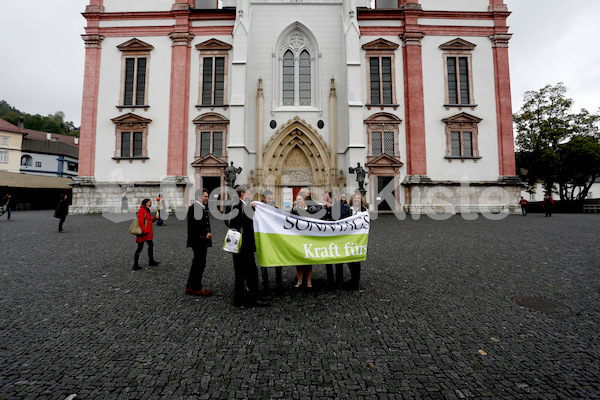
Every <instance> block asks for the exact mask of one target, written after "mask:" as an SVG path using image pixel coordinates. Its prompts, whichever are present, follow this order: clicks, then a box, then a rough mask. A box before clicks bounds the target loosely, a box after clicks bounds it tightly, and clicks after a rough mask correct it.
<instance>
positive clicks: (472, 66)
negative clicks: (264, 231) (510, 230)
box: [72, 0, 520, 213]
mask: <svg viewBox="0 0 600 400" xmlns="http://www.w3.org/2000/svg"><path fill="white" fill-rule="evenodd" d="M374 3H375V5H374V6H373V5H372V4H371V2H370V1H369V0H296V1H290V0H288V1H285V0H220V1H218V2H217V1H216V0H130V1H122V0H90V3H89V5H88V6H87V7H86V11H85V13H84V14H83V15H84V17H85V18H86V20H87V27H86V28H85V34H84V35H82V36H83V39H84V41H85V46H86V60H85V78H84V93H83V109H82V126H81V140H80V160H79V177H78V178H76V179H75V183H74V186H73V206H72V210H73V212H101V211H107V210H112V209H115V208H117V207H118V206H119V205H120V202H121V197H122V194H123V191H124V190H127V194H128V197H129V198H130V201H131V202H132V203H133V202H135V203H137V204H139V201H141V199H142V198H144V197H149V198H154V197H156V196H157V195H158V194H159V193H160V192H161V191H162V192H163V193H161V194H162V195H163V197H166V198H167V203H169V204H170V207H173V208H177V207H182V206H185V205H186V204H187V203H188V202H189V198H190V196H191V193H193V192H192V190H191V188H199V187H206V188H208V189H209V190H211V191H213V195H215V193H219V191H221V190H222V188H223V187H225V183H226V182H225V169H226V168H227V167H228V166H230V165H232V163H233V165H234V166H235V167H236V168H241V172H240V173H239V174H238V175H237V178H236V183H247V184H249V185H251V186H254V187H256V188H259V189H270V190H272V191H273V192H274V194H275V200H276V202H277V204H278V206H279V207H283V208H287V207H289V205H290V201H291V199H292V198H294V196H295V194H296V193H297V191H298V190H299V189H300V188H302V187H310V188H311V191H312V193H313V198H314V199H316V200H320V198H319V197H318V196H319V194H320V193H321V192H323V191H329V190H332V191H334V193H336V194H340V193H351V192H353V191H354V190H356V189H357V187H358V182H357V178H356V174H354V173H351V168H356V167H357V166H358V164H360V167H361V168H364V170H365V171H366V177H365V181H364V188H365V190H366V200H367V202H368V203H369V204H370V207H371V208H372V209H374V210H389V209H391V210H395V211H405V212H410V213H427V212H439V210H443V209H444V208H447V207H448V206H451V207H452V208H453V209H454V210H455V211H457V212H477V211H481V210H482V207H483V209H487V210H490V209H496V210H498V211H514V210H515V208H516V206H517V202H518V199H519V193H520V182H519V180H518V178H517V177H516V173H515V157H514V145H513V129H512V108H511V101H510V98H511V97H510V74H509V64H508V42H509V39H510V37H511V35H510V34H509V33H508V27H507V18H508V16H509V14H510V13H509V11H508V9H507V6H506V5H505V4H504V2H503V0H460V1H458V0H456V1H454V0H453V1H444V0H388V1H382V0H378V1H375V2H374ZM238 171H239V169H238ZM219 188H221V189H219Z"/></svg>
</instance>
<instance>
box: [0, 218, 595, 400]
mask: <svg viewBox="0 0 600 400" xmlns="http://www.w3.org/2000/svg"><path fill="white" fill-rule="evenodd" d="M13 219H14V221H13V222H7V221H6V220H5V219H2V220H0V237H1V239H0V243H1V252H2V253H1V254H2V255H1V262H0V296H1V297H0V399H23V398H35V399H66V398H67V397H68V396H70V395H72V394H76V395H77V396H76V400H77V399H144V400H145V399H320V398H348V399H362V398H364V399H404V398H406V399H417V398H422V399H430V398H431V399H435V398H446V399H457V398H458V399H460V398H490V397H496V398H502V399H522V398H531V399H567V398H569V399H571V398H585V399H589V398H600V382H599V381H600V365H599V358H598V354H600V345H599V344H600V330H599V328H598V322H599V321H600V315H599V307H598V298H599V291H600V285H599V282H600V281H599V278H600V276H599V274H600V272H599V266H600V265H599V264H600V246H599V243H600V241H599V239H598V238H599V236H600V235H599V233H600V216H595V215H561V214H556V215H554V216H553V217H552V218H544V216H543V215H542V214H536V215H529V216H527V217H521V216H509V217H506V218H504V219H501V220H498V221H492V220H489V219H485V218H483V217H481V216H480V217H479V218H478V219H476V220H474V221H466V220H464V219H463V218H462V217H460V216H454V217H452V218H451V219H448V220H445V221H437V220H433V219H431V218H429V217H427V216H422V217H421V218H420V219H419V220H413V219H412V218H411V217H408V218H407V219H405V220H403V221H399V220H397V219H396V218H395V217H394V216H393V215H380V216H379V218H378V219H377V220H376V221H374V222H373V224H372V230H371V235H370V241H369V256H368V259H367V261H366V262H364V263H363V270H362V282H361V290H360V291H358V292H345V291H333V292H331V291H327V290H326V289H325V270H324V267H322V266H316V267H315V273H314V285H315V288H314V289H313V290H314V292H312V293H306V292H298V291H297V290H295V289H294V288H293V285H294V284H295V278H294V277H295V268H293V267H285V268H284V279H285V288H284V290H283V291H282V292H280V293H274V294H272V295H271V302H272V306H271V307H270V308H263V309H255V308H241V309H240V308H234V307H233V306H232V295H233V287H232V286H233V268H232V260H231V256H230V255H229V254H227V253H225V252H223V251H222V250H221V249H220V248H219V243H218V242H220V240H222V238H223V237H224V234H225V226H224V225H223V224H221V223H220V222H219V221H216V220H214V219H213V229H214V230H215V234H216V238H217V240H216V241H215V242H216V243H215V244H216V247H214V248H212V249H210V250H209V253H208V265H209V266H208V268H207V271H206V274H205V286H206V287H208V288H210V289H213V290H214V292H215V296H213V297H210V298H196V297H191V296H189V295H185V294H184V285H185V281H186V278H187V274H188V271H189V266H190V263H191V258H192V254H191V250H189V249H186V248H185V242H184V238H185V223H184V221H180V220H178V219H176V218H175V217H174V216H173V215H172V216H171V217H170V218H169V219H168V220H167V222H166V224H167V225H166V226H165V227H155V255H156V258H157V259H158V260H159V261H161V264H160V266H158V267H153V268H149V267H147V266H146V267H145V268H144V269H143V270H141V271H132V270H131V267H132V263H133V252H134V250H135V243H134V238H133V237H132V236H131V235H129V234H128V232H127V229H128V227H129V222H123V223H119V224H117V223H113V222H110V221H109V220H107V219H106V218H103V217H102V216H99V215H88V216H69V217H68V218H67V220H66V223H65V229H66V231H67V232H66V233H64V234H59V233H57V232H56V225H57V220H56V219H54V218H52V212H51V211H30V212H15V213H13ZM142 262H143V263H144V264H145V265H147V255H146V253H145V251H144V252H143V253H142ZM270 272H271V278H273V277H274V271H270ZM346 273H348V271H347V270H346ZM514 296H537V297H542V298H545V299H548V300H553V301H556V302H559V303H561V304H564V305H566V306H568V307H569V308H570V311H569V312H563V313H545V312H541V311H536V310H533V309H529V308H524V307H520V306H518V305H517V304H516V303H515V302H513V301H512V300H511V299H512V298H513V297H514Z"/></svg>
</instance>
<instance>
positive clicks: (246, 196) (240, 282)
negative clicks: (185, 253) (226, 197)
mask: <svg viewBox="0 0 600 400" xmlns="http://www.w3.org/2000/svg"><path fill="white" fill-rule="evenodd" d="M234 189H235V192H236V194H237V196H238V199H237V204H234V205H233V207H232V208H231V211H230V212H231V215H232V216H233V217H232V218H231V220H230V221H229V227H230V228H231V229H236V230H237V231H238V232H240V234H241V235H242V245H241V248H240V252H239V253H237V254H234V255H233V269H234V275H235V283H234V293H233V305H234V306H236V307H241V306H244V305H247V306H250V307H266V306H269V303H268V302H266V301H262V300H260V299H259V298H258V269H257V268H256V261H255V260H254V252H255V251H256V244H255V242H254V225H253V222H252V217H253V210H252V206H251V205H250V202H251V201H252V191H251V190H250V189H249V188H247V187H246V186H243V185H237V186H236V187H235V188H234ZM245 286H248V296H247V298H245V297H246V296H245V292H246V290H245ZM244 300H246V301H244Z"/></svg>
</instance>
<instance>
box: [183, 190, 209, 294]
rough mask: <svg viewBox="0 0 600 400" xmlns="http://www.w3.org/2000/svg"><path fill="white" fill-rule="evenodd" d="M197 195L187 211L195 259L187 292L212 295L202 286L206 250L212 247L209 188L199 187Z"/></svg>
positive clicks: (188, 237)
mask: <svg viewBox="0 0 600 400" xmlns="http://www.w3.org/2000/svg"><path fill="white" fill-rule="evenodd" d="M195 196H196V201H195V202H194V204H192V205H191V206H190V208H189V209H188V213H187V226H188V234H187V247H191V248H192V251H193V252H194V259H193V260H192V267H191V268H190V274H189V276H188V281H187V285H186V286H185V292H186V293H187V294H191V295H194V296H211V295H212V291H211V290H208V289H205V288H203V287H202V275H204V269H205V268H206V252H207V250H208V248H209V247H212V240H211V238H212V233H211V232H210V219H209V218H208V207H207V205H208V190H206V189H198V190H196V193H195Z"/></svg>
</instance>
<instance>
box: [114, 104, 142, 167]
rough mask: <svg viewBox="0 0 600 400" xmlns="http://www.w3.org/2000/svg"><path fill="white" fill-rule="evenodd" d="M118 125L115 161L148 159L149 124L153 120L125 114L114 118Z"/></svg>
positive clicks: (116, 129)
mask: <svg viewBox="0 0 600 400" xmlns="http://www.w3.org/2000/svg"><path fill="white" fill-rule="evenodd" d="M112 121H113V122H114V124H115V125H116V127H115V135H116V146H115V155H114V157H113V159H114V160H117V162H119V161H120V160H122V159H128V160H135V159H140V160H142V162H144V161H145V160H146V159H148V124H149V123H150V122H152V120H150V119H147V118H142V117H140V116H138V115H135V114H131V113H129V114H125V115H122V116H120V117H116V118H113V119H112Z"/></svg>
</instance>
